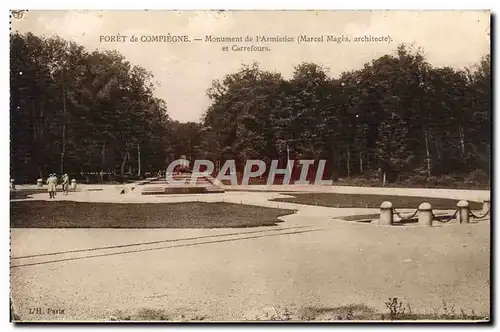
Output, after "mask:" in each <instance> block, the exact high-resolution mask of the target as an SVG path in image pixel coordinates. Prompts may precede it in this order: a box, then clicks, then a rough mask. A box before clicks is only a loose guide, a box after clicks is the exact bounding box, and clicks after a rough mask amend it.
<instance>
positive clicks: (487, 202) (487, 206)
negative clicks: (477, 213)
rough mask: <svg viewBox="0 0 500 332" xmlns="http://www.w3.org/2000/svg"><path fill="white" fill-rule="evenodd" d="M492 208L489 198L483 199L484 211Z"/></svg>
mask: <svg viewBox="0 0 500 332" xmlns="http://www.w3.org/2000/svg"><path fill="white" fill-rule="evenodd" d="M490 209H491V202H490V200H489V199H486V200H484V201H483V213H487V212H489V211H490Z"/></svg>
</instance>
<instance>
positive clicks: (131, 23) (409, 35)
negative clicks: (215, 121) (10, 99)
mask: <svg viewBox="0 0 500 332" xmlns="http://www.w3.org/2000/svg"><path fill="white" fill-rule="evenodd" d="M11 27H12V31H19V32H20V33H24V32H32V33H34V34H36V35H44V36H46V37H51V36H53V35H59V36H60V37H62V38H64V39H67V40H71V41H75V42H77V43H78V44H80V45H83V46H85V47H86V48H87V49H88V50H89V51H92V50H95V49H100V50H104V49H115V50H118V51H119V52H120V53H121V54H123V55H124V56H125V57H126V59H127V60H128V61H130V62H131V63H132V64H133V65H140V66H142V67H144V68H146V69H147V70H149V71H151V72H152V73H153V75H154V76H155V81H156V82H158V84H157V86H156V89H155V95H156V97H159V98H162V99H164V100H165V101H166V103H167V108H168V113H169V115H170V117H171V118H172V119H174V120H178V121H181V122H187V121H199V120H200V117H201V115H202V114H203V112H205V110H206V109H207V108H208V106H209V105H210V100H209V98H208V97H207V96H206V91H207V89H208V88H209V87H210V86H211V84H212V81H213V80H215V79H222V78H223V77H224V75H226V74H229V73H232V72H235V71H237V70H238V69H239V68H240V67H241V65H242V64H251V63H252V62H258V63H259V64H260V67H261V68H262V69H264V70H271V71H278V72H280V73H282V74H283V76H284V77H285V78H290V77H291V75H292V73H293V70H294V66H296V65H298V64H300V63H302V62H314V63H317V64H320V65H323V66H325V67H327V68H328V69H329V75H330V76H333V77H338V76H339V75H340V73H342V72H343V71H347V70H352V69H358V68H362V66H363V65H364V64H365V63H366V62H369V61H371V60H373V59H375V58H377V57H380V56H383V55H385V54H390V53H393V52H394V50H395V49H396V47H397V45H398V44H400V43H405V44H413V45H415V46H416V47H421V48H422V49H423V51H424V53H425V54H426V56H427V60H428V61H429V62H430V63H431V64H432V65H434V66H437V67H441V66H451V67H454V68H464V67H469V66H472V65H474V64H476V63H478V62H479V60H480V58H481V57H482V56H484V55H486V54H489V53H490V36H489V31H490V13H489V12H488V11H280V10H274V11H142V10H141V11H140V10H128V11H88V10H87V11H78V10H73V11H32V10H30V11H29V12H26V13H25V14H24V15H23V17H22V18H20V19H12V23H11ZM118 34H120V35H121V36H127V38H126V41H125V42H106V40H109V39H108V38H110V37H111V36H117V35H118ZM169 34H170V35H171V36H188V39H189V40H190V42H187V43H186V42H183V43H171V42H170V43H169V42H146V40H145V39H143V42H141V40H140V39H141V36H143V38H151V36H167V35H169ZM247 35H248V36H251V37H252V38H254V39H255V38H256V36H266V37H276V36H281V37H283V36H288V37H291V38H294V42H288V43H282V42H279V43H261V42H256V41H255V40H254V41H253V42H241V43H238V42H229V43H227V42H224V43H217V42H206V41H205V38H206V36H213V37H239V36H242V37H245V36H247ZM327 35H330V36H338V37H340V36H342V35H343V36H345V37H349V38H351V39H350V40H351V42H343V43H335V42H327V41H326V36H327ZM365 35H367V36H373V37H387V38H386V39H387V40H389V41H384V40H382V41H379V42H354V38H355V37H358V36H365ZM131 36H136V37H137V38H138V41H137V42H132V41H130V37H131ZM299 36H308V37H318V38H319V37H321V36H323V41H321V40H320V39H318V41H316V42H301V43H298V42H297V40H298V38H299ZM195 39H201V41H196V40H195ZM252 44H253V45H255V46H266V47H268V48H269V49H270V50H269V51H264V52H245V51H232V50H230V51H224V50H222V48H223V47H224V46H228V47H229V48H230V49H231V48H232V47H233V45H237V46H238V47H241V46H246V47H249V46H251V45H252Z"/></svg>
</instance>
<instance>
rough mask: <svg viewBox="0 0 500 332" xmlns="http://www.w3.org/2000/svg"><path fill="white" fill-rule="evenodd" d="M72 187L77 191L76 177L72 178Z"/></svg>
mask: <svg viewBox="0 0 500 332" xmlns="http://www.w3.org/2000/svg"><path fill="white" fill-rule="evenodd" d="M70 188H71V190H73V191H76V180H75V179H72V180H71V187H70Z"/></svg>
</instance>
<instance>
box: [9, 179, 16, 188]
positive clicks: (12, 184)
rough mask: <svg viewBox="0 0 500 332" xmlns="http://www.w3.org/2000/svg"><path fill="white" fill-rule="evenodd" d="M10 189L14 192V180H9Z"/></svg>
mask: <svg viewBox="0 0 500 332" xmlns="http://www.w3.org/2000/svg"><path fill="white" fill-rule="evenodd" d="M10 189H12V190H16V183H15V181H14V179H10Z"/></svg>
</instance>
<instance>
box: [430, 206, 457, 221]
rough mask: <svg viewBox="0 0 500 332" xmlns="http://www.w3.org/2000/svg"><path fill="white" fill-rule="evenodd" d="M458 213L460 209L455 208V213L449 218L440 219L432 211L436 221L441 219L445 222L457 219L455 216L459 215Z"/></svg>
mask: <svg viewBox="0 0 500 332" xmlns="http://www.w3.org/2000/svg"><path fill="white" fill-rule="evenodd" d="M457 213H458V209H456V210H455V212H454V213H453V215H452V216H451V217H449V218H446V219H439V218H438V217H437V216H436V215H435V214H434V212H432V219H433V220H435V221H439V222H441V223H443V224H445V223H447V222H450V221H452V220H453V219H455V217H456V216H457Z"/></svg>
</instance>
